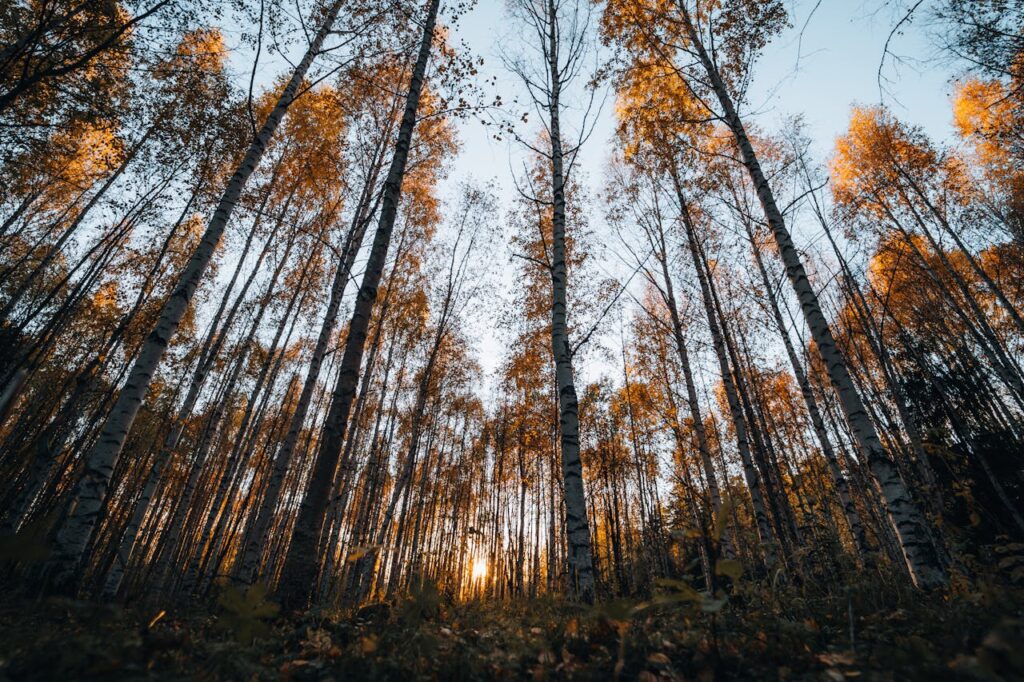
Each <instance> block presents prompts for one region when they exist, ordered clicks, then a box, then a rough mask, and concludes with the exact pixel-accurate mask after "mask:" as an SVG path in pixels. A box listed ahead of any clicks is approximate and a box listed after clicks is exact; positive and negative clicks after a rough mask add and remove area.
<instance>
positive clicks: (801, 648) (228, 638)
mask: <svg viewBox="0 0 1024 682" xmlns="http://www.w3.org/2000/svg"><path fill="white" fill-rule="evenodd" d="M766 595H771V596H770V598H769V597H767V596H766ZM688 602H689V603H688ZM1022 606H1024V591H1021V590H1019V589H1007V588H995V587H990V588H985V589H981V590H978V591H974V592H969V593H964V594H958V595H948V594H947V595H932V596H928V597H924V596H921V595H918V594H913V593H910V592H899V591H894V590H892V589H884V588H882V587H881V586H877V585H876V586H874V587H869V586H861V587H856V588H850V589H848V590H846V591H845V592H844V593H843V594H841V595H839V596H834V597H821V596H819V597H811V596H808V595H807V594H806V591H804V592H801V591H799V590H796V589H794V588H788V589H786V590H778V591H775V592H772V591H771V590H768V589H767V588H763V587H756V586H752V585H750V584H745V585H741V586H740V587H738V588H737V590H736V591H735V592H734V594H733V596H732V597H731V599H730V602H729V603H728V604H724V605H713V606H712V607H710V608H708V605H707V604H706V603H705V604H703V605H700V604H697V605H695V604H694V603H692V602H690V600H689V599H687V598H685V597H680V595H679V594H675V595H671V594H670V595H668V597H667V598H666V596H665V595H664V593H663V595H662V598H660V599H657V598H656V600H655V601H654V602H627V601H616V602H610V603H605V604H602V605H601V606H598V607H593V608H581V607H577V606H574V605H572V604H568V603H565V602H561V601H555V600H546V599H538V600H530V601H520V602H472V603H462V604H455V603H452V602H451V601H450V600H446V599H445V598H444V597H443V596H442V595H441V594H440V593H438V592H437V591H436V590H433V589H430V588H425V589H422V590H420V591H419V592H417V593H415V594H413V595H411V596H409V597H408V598H406V599H403V600H400V601H398V602H396V603H395V604H393V605H386V606H385V605H380V606H375V607H370V608H364V609H363V610H361V611H360V612H359V614H357V615H355V616H341V615H337V614H331V615H328V614H326V613H316V612H311V613H307V614H304V615H302V616H298V615H296V616H292V617H288V616H281V615H279V614H277V609H276V606H275V605H273V604H272V603H271V602H269V601H267V600H266V599H265V598H264V597H263V595H262V593H261V592H259V591H253V592H251V593H246V592H231V591H229V592H228V593H225V594H222V595H221V598H220V599H219V601H218V602H217V604H216V605H215V606H214V607H212V608H211V609H210V610H209V611H208V612H201V611H193V612H185V611H175V610H172V609H170V608H168V609H167V610H163V609H160V608H158V607H157V608H149V609H143V608H141V607H135V608H132V607H126V608H121V607H114V606H109V605H101V604H96V603H88V602H81V601H71V600H57V599H50V600H43V601H29V600H24V599H18V598H16V597H13V596H8V597H6V598H5V600H4V601H3V603H2V604H0V680H3V679H10V680H77V679H118V680H132V679H202V680H331V679H333V680H339V681H340V680H377V679H380V680H389V679H393V680H402V681H403V682H408V681H411V680H420V679H422V680H489V679H535V680H543V679H579V680H591V679H601V680H604V679H615V678H618V679H624V680H625V679H639V680H647V681H653V680H658V679H666V680H700V681H702V682H707V681H710V680H733V679H764V680H831V681H839V680H845V679H851V680H905V679H921V680H925V679H927V680H936V679H963V680H1019V679H1024V619H1022V614H1021V608H1022ZM709 610H710V611H714V612H713V613H709V612H708V611H709ZM851 637H852V641H851ZM851 645H852V646H851Z"/></svg>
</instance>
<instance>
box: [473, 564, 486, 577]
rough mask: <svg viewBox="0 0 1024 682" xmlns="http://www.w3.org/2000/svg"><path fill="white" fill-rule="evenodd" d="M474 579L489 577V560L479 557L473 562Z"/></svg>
mask: <svg viewBox="0 0 1024 682" xmlns="http://www.w3.org/2000/svg"><path fill="white" fill-rule="evenodd" d="M472 575H473V580H483V579H484V578H486V577H487V561H486V560H484V559H477V560H476V561H474V562H473V573H472Z"/></svg>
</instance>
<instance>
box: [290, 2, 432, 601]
mask: <svg viewBox="0 0 1024 682" xmlns="http://www.w3.org/2000/svg"><path fill="white" fill-rule="evenodd" d="M439 5H440V0H429V4H428V6H427V13H426V20H425V22H424V28H423V37H422V40H421V41H420V46H419V53H418V54H417V57H416V65H415V66H414V68H413V72H412V78H411V80H410V83H409V94H408V95H407V96H406V101H405V111H404V112H403V114H402V123H401V126H400V127H399V130H398V139H397V140H396V141H395V153H394V156H393V157H392V159H391V167H390V168H389V169H388V175H387V178H386V179H385V181H384V193H383V195H382V198H381V212H380V220H379V222H378V224H377V232H376V234H375V235H374V239H373V247H372V248H371V250H370V256H369V259H368V260H367V263H366V270H365V274H364V275H363V281H362V284H361V285H360V287H359V293H358V295H357V297H356V305H355V310H354V311H353V313H352V321H351V323H350V324H349V333H348V339H347V340H346V341H345V354H344V356H343V358H342V361H341V370H340V373H339V377H338V384H337V387H336V389H335V392H334V398H333V399H332V401H331V407H330V411H329V412H328V415H327V423H326V424H325V426H324V436H323V442H322V443H321V445H320V448H319V450H318V451H317V455H316V459H315V461H314V463H313V472H312V474H311V476H310V479H309V484H308V486H307V488H306V494H305V495H304V496H303V499H302V504H301V506H300V507H299V515H298V518H297V519H296V521H295V528H294V530H293V532H292V541H291V545H290V546H289V548H288V553H287V555H286V557H285V562H284V566H283V568H282V574H281V584H280V586H279V587H278V595H279V596H280V598H281V601H282V602H283V603H284V605H285V606H286V607H289V608H299V607H302V606H305V604H306V603H308V601H309V599H310V598H311V596H312V591H313V589H314V588H315V585H316V577H317V564H318V561H317V556H316V545H317V541H318V540H319V538H320V531H321V529H322V528H323V524H324V518H325V516H326V513H327V506H328V498H329V492H330V491H329V488H330V485H331V481H332V480H333V479H334V472H335V469H336V468H337V465H338V458H339V456H340V455H341V448H342V445H343V443H344V439H345V430H346V428H347V426H348V417H349V412H350V411H351V409H352V402H353V399H354V398H355V392H356V385H357V383H358V381H359V369H360V366H361V364H362V359H363V349H364V347H365V346H366V336H367V330H368V328H369V324H370V316H371V314H372V312H373V304H374V302H375V301H376V300H377V289H378V286H379V284H380V278H381V273H382V272H383V271H384V263H385V261H386V260H387V254H388V247H389V246H390V244H391V233H392V232H393V231H394V227H395V218H396V216H397V214H398V203H399V200H400V199H401V196H402V180H403V178H404V177H405V168H406V163H407V161H408V158H409V147H410V145H411V144H412V136H413V130H414V129H415V127H416V116H417V112H418V111H419V105H420V94H421V92H422V90H423V81H424V79H425V78H426V72H427V63H428V62H429V60H430V53H431V46H432V44H433V40H434V25H435V24H436V22H437V12H438V7H439Z"/></svg>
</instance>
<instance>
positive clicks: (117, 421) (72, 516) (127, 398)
mask: <svg viewBox="0 0 1024 682" xmlns="http://www.w3.org/2000/svg"><path fill="white" fill-rule="evenodd" d="M342 1H343V0H334V2H333V4H332V5H331V7H330V9H329V10H328V11H327V15H326V16H325V18H324V21H323V23H322V24H321V26H320V30H319V31H318V32H317V34H316V37H315V38H314V39H313V42H312V43H310V45H309V48H308V49H307V50H306V53H305V55H303V57H302V61H300V62H299V64H298V66H297V67H296V68H295V71H294V72H293V73H292V77H291V80H289V82H288V85H287V86H286V87H285V89H284V91H283V92H282V93H281V96H280V97H279V98H278V100H277V103H276V104H275V106H274V108H273V110H272V111H271V112H270V114H269V115H268V116H267V120H266V121H265V122H264V123H263V126H262V127H261V128H260V130H259V132H258V133H257V134H256V136H255V138H253V140H252V142H251V143H250V145H249V149H248V150H247V151H246V153H245V156H244V157H243V159H242V162H241V163H240V164H239V166H238V168H237V169H236V170H235V173H234V175H233V176H232V177H231V180H230V181H229V182H228V185H227V187H226V188H225V190H224V194H223V195H222V196H221V199H220V202H219V204H218V205H217V209H216V211H215V212H214V214H213V218H212V219H211V220H210V222H209V224H208V225H207V228H206V232H205V233H204V234H203V238H202V240H201V241H200V243H199V244H198V246H197V247H196V250H195V251H194V252H193V253H192V257H191V258H190V259H189V261H188V263H187V264H186V266H185V269H184V271H183V272H182V273H181V276H180V278H179V279H178V283H177V286H176V287H175V289H174V292H173V293H172V294H171V296H170V297H169V298H168V299H167V301H166V302H165V303H164V306H163V308H162V309H161V311H160V318H159V320H158V321H157V323H156V326H155V327H154V328H153V331H152V332H151V333H150V335H149V336H148V337H147V339H146V341H145V343H144V344H143V346H142V348H141V350H140V351H139V354H138V356H137V357H136V359H135V363H134V364H133V366H132V369H131V373H130V374H129V376H128V380H127V382H126V383H125V386H124V388H123V389H122V390H121V393H120V395H119V396H118V398H117V402H116V403H115V404H114V407H113V409H112V410H111V412H110V415H109V416H108V417H107V420H106V422H105V423H104V424H103V428H102V431H101V432H100V436H99V439H98V440H97V442H96V444H95V446H94V447H93V448H92V450H90V451H89V453H88V454H87V455H86V456H85V470H84V472H83V474H82V477H81V479H80V480H79V482H78V485H77V486H76V487H75V492H74V502H73V506H72V509H71V511H70V513H69V514H68V516H67V517H66V519H65V521H64V523H63V525H62V526H61V528H60V530H59V531H58V533H57V538H56V543H55V544H56V546H55V552H54V560H53V574H52V577H51V579H52V581H53V585H55V586H56V587H58V588H67V587H70V586H71V584H72V583H73V582H74V580H75V578H76V573H77V571H78V566H79V563H80V562H81V560H82V557H83V554H84V552H85V549H86V546H87V544H88V542H89V537H90V536H91V535H92V531H93V528H94V526H95V524H96V520H97V519H98V518H99V515H100V511H101V509H102V507H103V503H104V500H105V498H106V493H107V486H108V485H109V483H110V477H111V474H112V473H113V467H114V461H115V460H116V459H117V457H118V455H119V454H120V452H121V448H122V447H123V446H124V441H125V438H126V437H127V436H128V431H129V430H130V429H131V426H132V423H133V422H134V421H135V416H136V414H138V411H139V408H140V407H141V405H142V400H143V399H144V398H145V396H146V393H147V391H148V389H149V384H150V381H152V378H153V375H154V373H155V372H156V369H157V366H158V365H159V363H160V359H161V358H162V357H163V354H164V351H165V350H166V349H167V346H168V344H170V341H171V338H172V337H173V336H174V333H175V332H176V331H177V329H178V324H179V323H180V322H181V319H182V317H183V316H184V314H185V310H186V308H187V307H188V305H189V302H190V301H191V300H192V296H193V294H194V293H195V290H196V288H197V287H198V286H199V281H200V279H201V278H202V276H203V273H204V272H205V271H206V268H207V266H209V264H210V260H211V259H212V258H213V254H214V251H215V250H216V248H217V245H218V244H219V243H220V239H221V236H222V235H223V234H224V229H225V227H226V226H227V223H228V220H229V219H230V217H231V214H232V212H233V211H234V209H235V205H236V204H237V203H238V199H239V197H240V196H241V194H242V190H243V188H244V187H245V185H246V182H247V181H248V180H249V176H251V175H252V173H253V171H254V170H255V169H256V166H257V165H258V164H259V162H260V159H261V158H262V157H263V152H264V151H265V150H266V148H267V145H268V144H269V143H270V140H271V138H272V137H273V135H274V132H275V131H276V130H277V126H278V125H279V124H280V123H281V120H282V119H283V118H284V115H285V113H286V112H287V111H288V107H289V106H291V103H292V101H293V100H294V98H295V96H296V93H297V92H298V89H299V86H300V85H301V83H302V81H303V80H304V79H305V77H306V73H307V72H308V71H309V67H310V65H311V64H312V63H313V59H314V58H315V57H316V56H317V54H319V52H320V49H321V47H322V46H323V43H324V40H325V39H326V38H327V35H328V34H329V33H330V31H331V28H332V27H333V26H334V22H335V20H336V18H337V16H338V11H339V10H340V9H341V5H342Z"/></svg>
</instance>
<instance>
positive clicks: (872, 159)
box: [829, 107, 940, 205]
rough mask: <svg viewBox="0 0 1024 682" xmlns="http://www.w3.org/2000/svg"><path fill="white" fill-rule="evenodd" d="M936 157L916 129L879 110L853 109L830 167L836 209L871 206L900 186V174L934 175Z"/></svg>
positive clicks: (937, 163) (872, 108)
mask: <svg viewBox="0 0 1024 682" xmlns="http://www.w3.org/2000/svg"><path fill="white" fill-rule="evenodd" d="M939 166H940V162H939V157H938V155H937V154H936V152H935V150H934V149H932V148H931V146H930V145H929V144H928V142H927V140H926V139H925V138H924V136H923V135H922V134H921V133H920V131H919V130H917V129H914V128H909V127H907V126H905V125H903V124H902V123H900V122H899V121H897V120H896V119H895V118H894V117H893V116H892V115H891V114H890V113H889V112H888V111H887V110H885V109H884V108H882V107H854V109H853V113H852V115H851V116H850V127H849V129H848V130H847V133H846V134H845V135H842V136H840V137H839V138H837V139H836V148H835V153H834V155H833V157H832V160H831V162H830V163H829V170H830V174H831V178H832V191H833V194H834V196H835V198H836V201H838V202H839V203H840V204H847V205H863V204H864V203H865V201H866V202H867V203H868V204H871V203H872V202H874V201H877V200H880V199H882V198H884V196H886V195H887V194H888V193H889V192H891V191H892V190H893V188H895V187H896V186H898V185H899V184H900V183H901V177H902V176H901V173H912V174H918V173H921V172H922V171H928V170H937V169H938V167H939Z"/></svg>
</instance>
